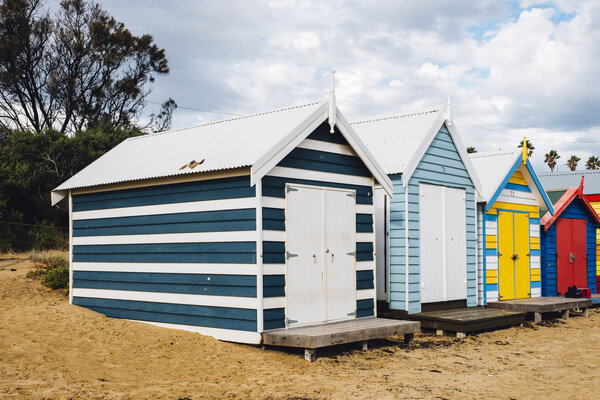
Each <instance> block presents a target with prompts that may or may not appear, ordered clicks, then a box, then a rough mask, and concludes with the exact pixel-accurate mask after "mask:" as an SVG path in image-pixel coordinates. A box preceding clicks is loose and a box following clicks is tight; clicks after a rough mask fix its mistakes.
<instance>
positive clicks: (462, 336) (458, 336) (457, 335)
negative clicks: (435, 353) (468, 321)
mask: <svg viewBox="0 0 600 400" xmlns="http://www.w3.org/2000/svg"><path fill="white" fill-rule="evenodd" d="M456 337H457V338H459V339H464V338H466V337H467V334H466V333H465V332H456Z"/></svg>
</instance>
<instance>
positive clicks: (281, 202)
mask: <svg viewBox="0 0 600 400" xmlns="http://www.w3.org/2000/svg"><path fill="white" fill-rule="evenodd" d="M262 205H263V207H268V208H280V209H284V208H285V199H282V198H280V197H269V196H264V197H263V198H262Z"/></svg>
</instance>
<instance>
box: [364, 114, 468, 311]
mask: <svg viewBox="0 0 600 400" xmlns="http://www.w3.org/2000/svg"><path fill="white" fill-rule="evenodd" d="M352 127H353V128H354V129H355V131H356V132H357V133H358V135H359V136H360V137H361V139H362V140H363V141H364V142H365V143H366V145H367V148H368V149H369V150H370V151H371V153H372V154H373V155H374V156H375V158H376V159H377V161H378V162H380V163H381V165H382V167H383V168H384V170H385V172H386V173H387V174H388V176H389V177H390V179H391V180H392V182H393V185H394V196H393V199H390V198H389V196H388V195H387V194H386V193H385V192H384V191H383V190H381V191H377V190H376V194H375V208H376V225H377V250H376V254H377V299H378V300H379V301H380V302H382V305H383V306H387V307H389V309H390V310H397V311H404V312H406V313H409V314H412V313H418V312H421V311H423V310H428V309H435V308H440V307H449V306H452V307H464V306H469V307H470V306H476V305H477V263H476V257H477V254H476V251H477V245H476V196H475V194H476V191H477V188H478V187H479V181H478V178H477V176H476V174H475V172H474V169H473V167H472V165H471V161H470V160H469V158H468V157H467V153H466V148H465V147H464V145H463V143H462V141H461V140H460V137H459V135H458V133H457V132H456V129H455V128H454V124H453V123H452V119H451V115H450V106H449V105H448V106H441V107H437V108H432V109H429V110H426V111H423V112H418V113H413V114H405V115H396V116H390V117H380V118H374V119H370V120H367V121H363V122H357V123H353V124H352Z"/></svg>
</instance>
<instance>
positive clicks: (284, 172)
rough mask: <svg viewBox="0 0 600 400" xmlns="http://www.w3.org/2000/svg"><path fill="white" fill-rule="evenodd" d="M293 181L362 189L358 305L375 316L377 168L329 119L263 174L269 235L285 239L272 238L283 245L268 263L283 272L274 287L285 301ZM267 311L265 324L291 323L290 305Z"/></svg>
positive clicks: (361, 311)
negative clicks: (289, 196)
mask: <svg viewBox="0 0 600 400" xmlns="http://www.w3.org/2000/svg"><path fill="white" fill-rule="evenodd" d="M288 183H292V184H294V183H295V184H302V185H310V186H320V187H331V188H343V189H350V190H354V191H356V204H357V207H356V213H355V220H356V251H357V255H356V269H357V271H356V291H357V299H358V300H357V304H356V309H357V316H358V317H366V316H373V315H374V314H375V305H374V304H375V302H374V296H375V291H374V287H375V284H374V266H375V261H374V260H375V259H374V233H373V229H374V228H373V212H374V210H373V180H372V175H371V173H370V172H369V170H368V169H367V168H366V167H365V166H364V164H363V162H362V161H361V160H360V158H359V157H358V156H356V154H355V153H354V151H353V150H352V148H351V147H350V146H349V144H348V142H347V141H346V139H345V138H344V137H343V136H342V135H341V133H340V132H339V131H338V130H337V129H336V132H335V133H334V134H331V133H329V125H328V124H326V123H324V124H322V125H320V126H319V127H318V128H317V129H316V130H315V131H314V132H312V133H311V134H310V135H309V136H308V137H307V138H306V139H305V140H304V141H303V142H301V143H300V144H299V145H298V147H297V148H296V149H295V150H293V151H291V152H290V153H289V154H288V155H287V156H286V157H285V158H284V159H283V160H281V161H280V162H279V163H278V164H277V166H276V167H275V168H273V170H271V171H270V172H269V173H267V174H266V175H265V176H264V177H263V179H262V204H263V208H262V214H263V221H262V223H263V239H264V238H266V237H271V238H275V237H277V236H278V235H279V237H280V240H279V241H273V242H272V245H274V246H275V245H276V246H278V248H277V251H275V252H273V253H272V254H271V258H270V259H267V258H265V259H264V260H263V263H264V264H265V268H266V269H270V270H272V271H279V272H280V273H279V274H278V275H274V276H276V277H277V278H278V282H277V283H275V282H274V283H273V285H274V286H272V289H273V290H278V291H279V293H281V294H280V296H281V297H280V300H281V302H283V301H284V299H285V229H286V221H285V197H286V193H285V187H286V184H288ZM275 258H277V260H275ZM264 313H265V317H264V320H265V328H264V329H265V330H268V329H277V328H282V327H285V309H284V308H280V307H277V308H275V307H273V308H271V307H270V306H269V305H265V309H264ZM267 314H268V316H267ZM267 317H268V319H267Z"/></svg>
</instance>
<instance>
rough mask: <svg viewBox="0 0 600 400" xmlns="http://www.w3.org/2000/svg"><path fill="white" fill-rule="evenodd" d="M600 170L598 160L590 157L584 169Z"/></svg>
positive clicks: (599, 161)
mask: <svg viewBox="0 0 600 400" xmlns="http://www.w3.org/2000/svg"><path fill="white" fill-rule="evenodd" d="M598 168H600V159H598V157H596V156H590V158H588V160H587V162H586V163H585V169H598Z"/></svg>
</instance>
